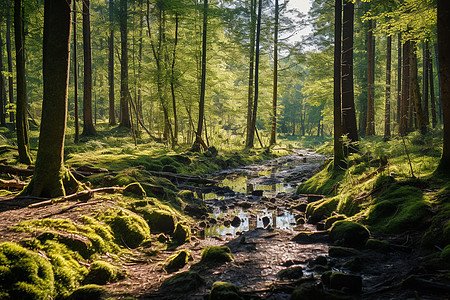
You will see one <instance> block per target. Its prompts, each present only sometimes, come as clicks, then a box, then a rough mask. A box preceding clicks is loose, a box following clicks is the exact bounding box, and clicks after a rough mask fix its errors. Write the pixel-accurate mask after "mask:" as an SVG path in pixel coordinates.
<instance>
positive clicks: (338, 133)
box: [333, 0, 344, 170]
mask: <svg viewBox="0 0 450 300" xmlns="http://www.w3.org/2000/svg"><path fill="white" fill-rule="evenodd" d="M341 30H342V0H336V1H335V16H334V90H333V99H334V100H333V107H334V109H333V116H334V169H335V170H339V169H340V168H341V167H342V165H343V160H344V151H343V148H342V140H341V138H342V109H341V90H342V87H341V64H342V61H341V53H342V47H341Z"/></svg>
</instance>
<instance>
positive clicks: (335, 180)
mask: <svg viewBox="0 0 450 300" xmlns="http://www.w3.org/2000/svg"><path fill="white" fill-rule="evenodd" d="M332 166H333V162H330V163H329V164H328V165H327V166H326V167H325V168H324V169H323V170H322V171H320V172H319V173H317V174H316V175H314V176H313V177H311V178H310V179H308V180H307V181H305V182H303V183H302V184H300V185H299V186H298V188H297V194H321V195H330V194H332V193H333V192H335V190H336V189H337V188H338V187H339V183H340V182H341V181H342V179H343V178H344V175H345V172H343V171H333V170H332Z"/></svg>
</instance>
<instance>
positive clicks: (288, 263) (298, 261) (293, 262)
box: [281, 259, 302, 267]
mask: <svg viewBox="0 0 450 300" xmlns="http://www.w3.org/2000/svg"><path fill="white" fill-rule="evenodd" d="M301 263H302V261H300V260H292V259H291V260H288V261H285V262H284V263H283V264H282V265H281V266H283V267H290V266H293V265H299V264H301Z"/></svg>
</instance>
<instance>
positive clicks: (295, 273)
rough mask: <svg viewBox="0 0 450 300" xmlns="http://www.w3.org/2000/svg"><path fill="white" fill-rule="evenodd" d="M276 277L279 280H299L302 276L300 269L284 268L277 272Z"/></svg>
mask: <svg viewBox="0 0 450 300" xmlns="http://www.w3.org/2000/svg"><path fill="white" fill-rule="evenodd" d="M277 276H278V277H279V278H281V279H300V278H302V276H303V270H302V267H291V268H286V269H284V270H281V271H280V272H278V274H277Z"/></svg>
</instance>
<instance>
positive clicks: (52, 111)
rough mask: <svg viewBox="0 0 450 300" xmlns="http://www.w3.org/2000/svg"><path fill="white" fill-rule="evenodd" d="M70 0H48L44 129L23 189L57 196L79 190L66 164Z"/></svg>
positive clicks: (46, 5)
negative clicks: (32, 167)
mask: <svg viewBox="0 0 450 300" xmlns="http://www.w3.org/2000/svg"><path fill="white" fill-rule="evenodd" d="M70 3H71V0H45V2H44V37H43V80H44V98H43V102H42V119H41V130H40V133H39V147H38V152H37V156H36V166H35V170H34V174H33V178H32V180H31V182H30V183H29V185H28V186H27V188H26V189H24V191H23V193H25V194H30V195H33V196H37V197H57V196H61V195H66V194H69V193H73V192H76V191H77V189H78V182H77V181H76V180H75V179H74V178H73V177H72V176H71V174H70V172H69V171H68V170H67V169H65V168H64V163H63V158H64V155H63V154H64V137H65V129H66V119H67V89H68V80H69V62H70V55H69V53H70V51H69V49H70V30H71V19H70V11H71V8H70Z"/></svg>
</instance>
